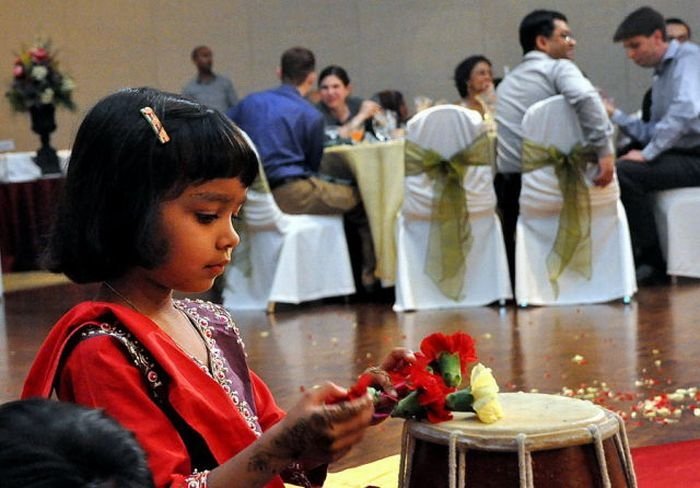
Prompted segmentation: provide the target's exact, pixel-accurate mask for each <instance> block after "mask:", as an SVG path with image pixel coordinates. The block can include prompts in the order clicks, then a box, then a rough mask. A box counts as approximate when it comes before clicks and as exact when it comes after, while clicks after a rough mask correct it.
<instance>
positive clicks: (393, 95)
mask: <svg viewBox="0 0 700 488" xmlns="http://www.w3.org/2000/svg"><path fill="white" fill-rule="evenodd" d="M372 100H374V101H375V102H377V103H378V104H379V105H380V106H381V107H382V108H383V109H384V110H391V111H392V112H394V113H396V116H397V117H398V118H399V120H397V122H398V123H399V124H405V123H406V120H407V118H408V107H407V106H406V101H405V100H404V98H403V93H401V92H400V91H398V90H382V91H380V92H377V93H375V94H374V95H373V96H372Z"/></svg>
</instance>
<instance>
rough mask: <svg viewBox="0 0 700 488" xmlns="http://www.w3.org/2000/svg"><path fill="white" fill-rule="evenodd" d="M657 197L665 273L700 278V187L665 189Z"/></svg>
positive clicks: (655, 209) (656, 204) (656, 208)
mask: <svg viewBox="0 0 700 488" xmlns="http://www.w3.org/2000/svg"><path fill="white" fill-rule="evenodd" d="M654 198H655V204H654V216H655V218H656V228H657V230H658V234H659V244H660V245H661V252H662V253H663V256H664V259H665V260H666V273H667V274H669V275H671V278H672V279H675V277H677V276H686V277H690V278H700V188H676V189H673V190H664V191H660V192H657V193H656V194H655V196H654Z"/></svg>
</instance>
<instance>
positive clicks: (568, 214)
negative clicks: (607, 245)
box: [522, 139, 597, 296]
mask: <svg viewBox="0 0 700 488" xmlns="http://www.w3.org/2000/svg"><path fill="white" fill-rule="evenodd" d="M596 161H597V156H596V153H595V151H594V150H593V149H592V148H590V147H584V146H582V145H580V144H577V145H576V146H574V147H573V148H572V149H571V152H569V154H564V153H563V152H561V151H560V150H559V149H557V148H556V147H554V146H548V147H545V146H542V145H540V144H537V143H536V142H533V141H530V140H527V139H525V140H524V141H523V152H522V162H523V172H524V173H525V172H529V171H533V170H536V169H539V168H542V167H544V166H554V171H555V174H556V176H557V180H558V182H559V189H560V190H561V194H562V197H563V199H564V202H563V205H562V209H561V212H560V213H559V228H558V229H557V236H556V238H555V240H554V245H553V246H552V249H551V251H550V252H549V255H548V256H547V272H548V275H549V282H550V283H551V284H552V288H553V289H554V293H555V296H559V285H558V280H559V277H560V276H561V274H562V273H563V272H564V269H566V268H567V267H568V268H569V269H571V270H573V271H576V272H577V273H579V274H580V275H582V276H583V277H585V278H586V279H591V268H592V265H591V260H592V256H591V252H592V251H591V199H590V195H589V193H588V187H587V186H586V182H585V179H584V175H585V170H586V165H587V164H588V163H594V162H596Z"/></svg>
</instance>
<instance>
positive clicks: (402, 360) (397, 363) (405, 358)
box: [365, 347, 416, 395]
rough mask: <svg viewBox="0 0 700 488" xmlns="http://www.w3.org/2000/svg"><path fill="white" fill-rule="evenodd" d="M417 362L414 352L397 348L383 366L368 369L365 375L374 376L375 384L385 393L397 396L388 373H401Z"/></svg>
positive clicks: (388, 356)
mask: <svg viewBox="0 0 700 488" xmlns="http://www.w3.org/2000/svg"><path fill="white" fill-rule="evenodd" d="M415 361H416V355H415V354H413V351H411V350H410V349H406V348H405V347H396V348H394V349H392V351H391V352H390V353H389V354H388V355H387V356H386V357H385V358H384V361H382V364H381V366H379V367H376V366H375V367H372V368H368V369H367V370H366V371H365V373H369V374H370V375H372V378H373V380H374V381H373V384H375V385H377V386H379V387H380V388H381V389H382V390H383V391H384V392H386V393H388V394H390V395H396V391H395V390H394V386H393V385H392V383H391V378H390V377H389V374H388V372H399V371H402V370H403V369H405V368H406V367H407V366H409V365H411V364H413V363H414V362H415Z"/></svg>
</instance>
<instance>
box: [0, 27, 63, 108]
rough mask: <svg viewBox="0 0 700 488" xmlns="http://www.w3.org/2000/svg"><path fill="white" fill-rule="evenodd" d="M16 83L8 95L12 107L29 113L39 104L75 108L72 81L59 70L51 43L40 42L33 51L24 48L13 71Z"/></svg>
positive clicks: (13, 82)
mask: <svg viewBox="0 0 700 488" xmlns="http://www.w3.org/2000/svg"><path fill="white" fill-rule="evenodd" d="M12 75H13V81H12V86H11V87H10V90H9V91H8V92H7V93H5V96H6V97H7V98H8V99H9V100H10V104H12V108H14V109H15V110H16V111H18V112H26V111H27V110H29V109H30V108H32V107H35V106H38V105H46V104H53V105H63V106H65V107H67V108H69V109H70V110H74V109H75V104H74V103H73V99H72V94H73V90H74V89H75V83H74V82H73V80H72V79H71V78H70V77H69V76H66V75H64V74H62V73H61V72H60V71H59V69H58V61H56V57H55V54H53V53H52V52H51V41H41V40H38V41H37V42H36V43H35V44H34V46H32V47H31V48H24V49H22V53H21V54H19V55H17V58H16V59H15V63H14V67H13V68H12Z"/></svg>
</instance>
